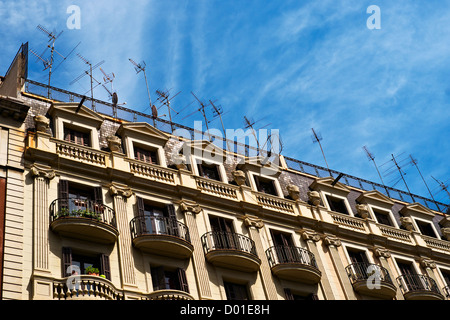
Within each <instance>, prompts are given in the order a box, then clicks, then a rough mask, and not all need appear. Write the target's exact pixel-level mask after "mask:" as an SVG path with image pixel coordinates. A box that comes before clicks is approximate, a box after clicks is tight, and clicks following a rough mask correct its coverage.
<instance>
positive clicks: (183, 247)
mask: <svg viewBox="0 0 450 320" xmlns="http://www.w3.org/2000/svg"><path fill="white" fill-rule="evenodd" d="M130 229H131V238H132V240H133V244H134V246H135V247H136V248H139V249H141V250H142V251H145V252H148V253H154V254H159V255H163V256H168V257H176V258H182V259H185V258H189V257H190V256H191V254H192V251H193V250H194V247H193V245H192V244H191V239H190V236H189V229H188V227H187V226H186V225H185V224H184V223H181V222H179V221H178V220H176V219H172V218H167V217H155V216H150V215H145V216H139V217H135V218H134V219H133V220H131V222H130Z"/></svg>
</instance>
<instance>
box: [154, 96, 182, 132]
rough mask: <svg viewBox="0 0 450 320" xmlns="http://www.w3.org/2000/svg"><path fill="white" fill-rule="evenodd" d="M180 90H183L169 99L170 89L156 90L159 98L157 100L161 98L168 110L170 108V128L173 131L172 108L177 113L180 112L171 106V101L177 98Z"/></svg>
mask: <svg viewBox="0 0 450 320" xmlns="http://www.w3.org/2000/svg"><path fill="white" fill-rule="evenodd" d="M180 92H181V91H179V92H177V93H176V94H175V95H174V96H173V97H172V98H170V99H169V97H170V94H169V91H165V92H163V91H161V90H156V94H157V95H158V99H157V100H159V101H160V102H161V103H162V104H163V105H165V106H167V110H168V112H167V113H168V114H169V120H170V129H171V130H172V132H173V122H172V114H171V112H170V110H173V111H174V112H175V113H176V115H178V114H179V112H177V111H176V110H175V109H173V108H172V107H171V106H170V101H171V100H172V99H173V98H175V97H176V96H177V95H179V94H180ZM154 118H155V117H154Z"/></svg>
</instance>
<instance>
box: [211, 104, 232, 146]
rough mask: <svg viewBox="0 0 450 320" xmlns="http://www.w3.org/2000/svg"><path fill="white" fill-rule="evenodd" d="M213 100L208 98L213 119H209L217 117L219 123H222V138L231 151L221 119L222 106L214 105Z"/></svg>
mask: <svg viewBox="0 0 450 320" xmlns="http://www.w3.org/2000/svg"><path fill="white" fill-rule="evenodd" d="M214 102H215V101H211V100H209V104H210V105H211V107H212V113H213V119H212V120H211V121H213V120H214V119H215V118H219V119H220V124H221V125H222V132H223V140H225V143H226V145H227V150H228V151H231V149H230V146H229V145H228V142H229V141H228V140H227V138H226V133H225V126H224V125H223V120H222V115H223V114H224V112H223V108H222V106H220V105H219V106H216V105H215V104H214ZM211 121H210V122H211Z"/></svg>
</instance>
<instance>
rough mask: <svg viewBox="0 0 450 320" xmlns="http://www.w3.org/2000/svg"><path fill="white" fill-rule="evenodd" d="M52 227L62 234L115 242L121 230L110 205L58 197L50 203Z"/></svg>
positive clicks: (103, 241) (96, 240) (100, 241)
mask: <svg viewBox="0 0 450 320" xmlns="http://www.w3.org/2000/svg"><path fill="white" fill-rule="evenodd" d="M50 228H51V229H52V230H53V231H54V232H56V233H59V234H61V235H64V236H69V237H73V238H77V239H82V240H89V241H95V242H99V243H113V242H115V241H116V239H117V236H118V235H119V232H118V230H117V224H116V215H115V212H114V210H113V209H111V208H110V207H108V206H106V205H104V204H102V203H98V202H95V201H92V200H84V199H65V198H64V199H56V200H54V201H53V202H52V203H51V204H50Z"/></svg>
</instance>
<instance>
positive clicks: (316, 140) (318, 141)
mask: <svg viewBox="0 0 450 320" xmlns="http://www.w3.org/2000/svg"><path fill="white" fill-rule="evenodd" d="M311 130H312V132H313V139H314V140H313V142H317V143H319V147H320V151H322V155H323V159H324V160H325V164H326V166H327V169H328V172H329V173H330V176H332V174H331V171H330V167H329V166H328V162H327V158H326V157H325V153H324V152H323V148H322V144H321V143H320V140H322V137H319V136H318V135H317V133H316V132H315V131H314V128H311Z"/></svg>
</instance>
